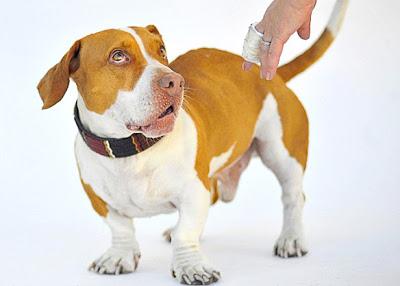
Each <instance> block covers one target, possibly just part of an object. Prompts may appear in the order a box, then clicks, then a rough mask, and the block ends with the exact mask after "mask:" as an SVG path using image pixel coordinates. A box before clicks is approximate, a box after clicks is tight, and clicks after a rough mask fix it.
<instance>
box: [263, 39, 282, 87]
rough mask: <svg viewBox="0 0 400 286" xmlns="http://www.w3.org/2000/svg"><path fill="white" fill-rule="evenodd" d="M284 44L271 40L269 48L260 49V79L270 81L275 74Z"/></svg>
mask: <svg viewBox="0 0 400 286" xmlns="http://www.w3.org/2000/svg"><path fill="white" fill-rule="evenodd" d="M283 44H284V42H283V41H282V40H280V39H278V38H277V39H273V40H272V42H271V45H270V47H269V48H262V49H261V77H262V78H265V79H267V80H271V79H272V78H273V77H274V76H275V73H276V69H277V67H278V64H279V59H280V57H281V54H282V49H283Z"/></svg>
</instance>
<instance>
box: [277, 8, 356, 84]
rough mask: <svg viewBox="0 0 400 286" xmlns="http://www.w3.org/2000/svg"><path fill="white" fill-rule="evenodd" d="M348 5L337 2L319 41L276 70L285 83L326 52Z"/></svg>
mask: <svg viewBox="0 0 400 286" xmlns="http://www.w3.org/2000/svg"><path fill="white" fill-rule="evenodd" d="M348 3H349V1H348V0H337V1H336V4H335V7H334V9H333V11H332V14H331V17H330V18H329V22H328V25H327V26H326V28H325V30H324V31H323V32H322V34H321V36H320V37H319V39H318V40H317V41H316V42H315V43H314V44H313V45H312V46H311V47H310V48H309V49H308V50H307V51H305V52H304V53H303V54H301V55H300V56H298V57H297V58H295V59H293V60H292V61H290V62H289V63H287V64H285V65H283V66H281V67H279V68H278V74H279V75H280V76H281V78H282V79H283V80H284V81H285V82H288V81H289V80H291V79H292V78H293V77H295V76H296V75H298V74H299V73H301V72H303V71H305V70H306V69H307V68H309V67H310V66H311V65H312V64H314V63H315V62H316V61H317V60H318V59H319V58H320V57H322V55H323V54H324V53H325V52H326V51H327V50H328V48H329V46H330V45H331V44H332V42H333V40H334V39H335V38H336V35H337V34H338V32H339V30H340V27H341V25H342V22H343V19H344V15H345V13H346V9H347V6H348Z"/></svg>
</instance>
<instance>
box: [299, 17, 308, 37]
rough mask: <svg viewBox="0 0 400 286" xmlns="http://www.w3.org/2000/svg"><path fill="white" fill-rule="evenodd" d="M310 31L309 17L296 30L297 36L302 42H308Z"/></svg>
mask: <svg viewBox="0 0 400 286" xmlns="http://www.w3.org/2000/svg"><path fill="white" fill-rule="evenodd" d="M310 30H311V17H310V18H309V19H308V20H307V21H306V22H305V23H304V24H303V25H302V26H301V27H300V28H299V29H298V30H297V34H298V35H299V37H300V38H302V39H303V40H308V39H309V38H310Z"/></svg>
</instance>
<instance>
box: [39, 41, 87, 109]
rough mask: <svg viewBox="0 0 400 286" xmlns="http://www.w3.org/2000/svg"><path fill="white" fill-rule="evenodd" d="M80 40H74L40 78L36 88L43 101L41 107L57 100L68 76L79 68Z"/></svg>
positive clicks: (67, 83) (60, 97) (62, 91)
mask: <svg viewBox="0 0 400 286" xmlns="http://www.w3.org/2000/svg"><path fill="white" fill-rule="evenodd" d="M80 45H81V44H80V41H76V42H75V43H74V44H73V45H72V47H71V48H70V49H69V51H68V52H67V53H66V54H65V55H64V56H63V57H62V59H61V61H60V62H59V63H58V64H56V65H55V66H54V67H52V68H51V69H50V70H49V71H48V72H47V73H46V74H45V75H44V77H43V78H42V79H41V80H40V82H39V84H38V86H37V89H38V90H39V94H40V97H41V98H42V101H43V107H42V108H43V109H47V108H49V107H52V106H53V105H54V104H56V103H57V102H59V101H60V100H61V99H62V98H63V96H64V94H65V92H66V91H67V89H68V85H69V76H70V75H71V74H72V73H74V72H75V71H76V70H77V69H78V68H79V49H80Z"/></svg>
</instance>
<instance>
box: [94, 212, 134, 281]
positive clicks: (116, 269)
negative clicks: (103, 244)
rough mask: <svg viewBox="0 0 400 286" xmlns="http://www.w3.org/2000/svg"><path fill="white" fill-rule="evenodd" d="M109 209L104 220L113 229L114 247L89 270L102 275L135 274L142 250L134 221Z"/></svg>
mask: <svg viewBox="0 0 400 286" xmlns="http://www.w3.org/2000/svg"><path fill="white" fill-rule="evenodd" d="M108 209H109V211H108V213H107V216H106V217H105V219H104V220H105V222H106V223H107V225H108V226H109V227H110V229H111V233H112V245H111V247H110V248H109V249H108V250H107V251H106V252H105V253H104V254H103V255H102V256H100V257H99V258H98V259H96V260H95V261H94V262H93V263H92V264H91V266H90V267H89V270H91V271H94V272H97V273H100V274H116V275H118V274H120V273H129V272H133V271H135V270H136V268H137V266H138V263H139V258H140V250H139V245H138V243H137V241H136V237H135V228H134V226H133V223H132V219H131V218H129V217H126V216H123V215H121V214H119V213H118V212H117V211H115V210H113V209H111V208H110V207H109V208H108Z"/></svg>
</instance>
